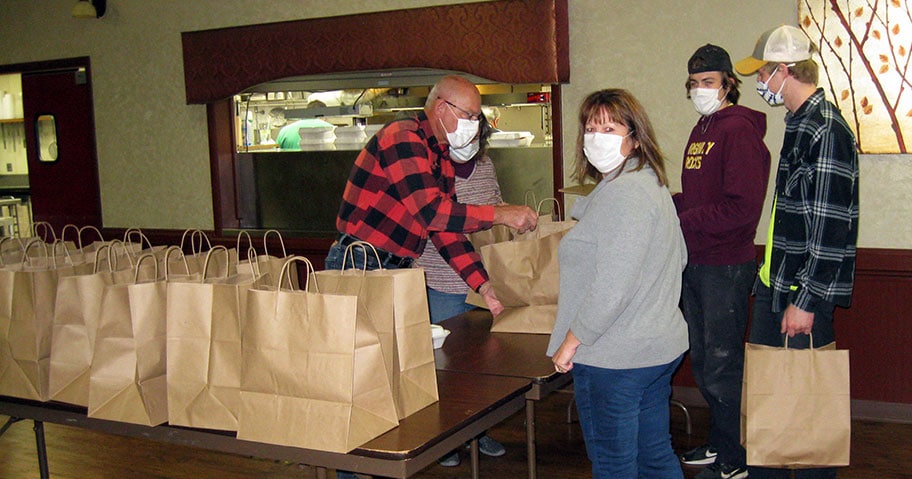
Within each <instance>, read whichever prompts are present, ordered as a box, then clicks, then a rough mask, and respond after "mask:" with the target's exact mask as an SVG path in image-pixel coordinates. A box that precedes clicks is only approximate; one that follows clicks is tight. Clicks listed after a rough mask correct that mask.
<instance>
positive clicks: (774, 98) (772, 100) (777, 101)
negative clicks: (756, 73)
mask: <svg viewBox="0 0 912 479" xmlns="http://www.w3.org/2000/svg"><path fill="white" fill-rule="evenodd" d="M777 73H779V69H778V68H777V69H776V71H774V72H773V74H772V75H770V77H769V78H767V79H766V83H764V82H762V81H760V80H757V94H758V95H760V98H763V100H764V101H766V102H767V103H768V104H769V105H770V106H779V105H781V104H783V103H785V98H783V97H782V89H783V88H785V82H787V81H788V77H785V79H784V80H782V85H780V86H779V91H777V92H776V93H773V92H771V91H770V89H769V82H770V80H772V79H773V77H774V76H776V74H777Z"/></svg>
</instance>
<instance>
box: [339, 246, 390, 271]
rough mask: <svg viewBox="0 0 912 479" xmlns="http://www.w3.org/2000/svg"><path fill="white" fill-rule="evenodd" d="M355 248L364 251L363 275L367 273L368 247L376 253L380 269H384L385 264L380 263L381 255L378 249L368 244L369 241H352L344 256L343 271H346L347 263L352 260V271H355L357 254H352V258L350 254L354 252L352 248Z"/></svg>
mask: <svg viewBox="0 0 912 479" xmlns="http://www.w3.org/2000/svg"><path fill="white" fill-rule="evenodd" d="M355 247H358V248H361V249H362V250H363V251H364V256H365V258H364V264H363V265H362V266H361V272H362V273H366V272H367V248H368V247H369V248H370V249H371V251H373V252H374V256H376V257H377V264H379V265H380V268H379V269H381V270H382V269H383V264H382V263H383V262H382V261H380V253H378V252H377V248H375V247H374V245H372V244H370V243H368V242H367V241H352V242H351V244H349V245H348V246H347V247H346V248H345V253H343V254H342V271H345V263H346V261H347V260H349V259H351V265H352V269H355V254H354V253H351V256H349V252H350V251H351V250H352V248H355Z"/></svg>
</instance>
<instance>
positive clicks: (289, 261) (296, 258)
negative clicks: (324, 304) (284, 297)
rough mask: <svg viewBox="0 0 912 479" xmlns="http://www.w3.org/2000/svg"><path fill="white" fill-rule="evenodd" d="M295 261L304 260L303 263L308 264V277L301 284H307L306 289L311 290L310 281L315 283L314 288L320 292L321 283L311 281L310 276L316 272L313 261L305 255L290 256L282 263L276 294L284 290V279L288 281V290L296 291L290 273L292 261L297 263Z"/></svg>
mask: <svg viewBox="0 0 912 479" xmlns="http://www.w3.org/2000/svg"><path fill="white" fill-rule="evenodd" d="M295 262H302V263H305V264H307V278H306V279H305V281H302V282H301V284H304V285H306V286H305V288H306V289H305V291H309V290H310V283H313V287H314V290H316V291H315V292H317V293H319V292H320V285H318V284H317V282H316V281H310V277H311V276H312V275H313V274H314V267H313V263H311V262H310V260H309V259H307V258H305V257H303V256H292V257H290V258H288V259H287V260H285V263H284V264H282V271H281V272H280V273H279V279H278V281H277V282H276V290H275V292H276V294H278V293H279V291H281V290H282V280H283V279H285V280H287V281H288V290H290V291H294V285H293V284H291V276H290V275H289V274H288V268H289V267H290V266H291V264H292V263H295Z"/></svg>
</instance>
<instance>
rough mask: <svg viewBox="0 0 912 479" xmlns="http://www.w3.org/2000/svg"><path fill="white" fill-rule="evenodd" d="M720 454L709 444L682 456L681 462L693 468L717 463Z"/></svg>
mask: <svg viewBox="0 0 912 479" xmlns="http://www.w3.org/2000/svg"><path fill="white" fill-rule="evenodd" d="M717 455H718V453H717V452H716V450H715V449H713V448H712V446H710V445H709V444H705V445H703V446H700V447H698V448H696V449H691V450H689V451H687V452H685V453H684V455H683V456H681V462H683V463H684V464H689V465H691V466H702V465H706V464H712V463H714V462H716V456H717Z"/></svg>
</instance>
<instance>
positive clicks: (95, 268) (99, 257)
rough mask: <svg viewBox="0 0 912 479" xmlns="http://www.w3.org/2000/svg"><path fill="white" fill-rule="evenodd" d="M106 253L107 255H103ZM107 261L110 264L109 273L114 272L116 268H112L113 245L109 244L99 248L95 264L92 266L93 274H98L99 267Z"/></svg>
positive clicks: (96, 252)
mask: <svg viewBox="0 0 912 479" xmlns="http://www.w3.org/2000/svg"><path fill="white" fill-rule="evenodd" d="M105 251H106V253H105V254H101V253H102V252H105ZM105 260H107V263H108V271H112V272H113V271H114V267H113V266H111V245H110V244H107V243H105V244H103V245H101V246H99V247H98V249H96V250H95V264H94V265H93V266H92V274H97V273H98V265H99V264H100V263H101V262H102V261H105Z"/></svg>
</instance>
